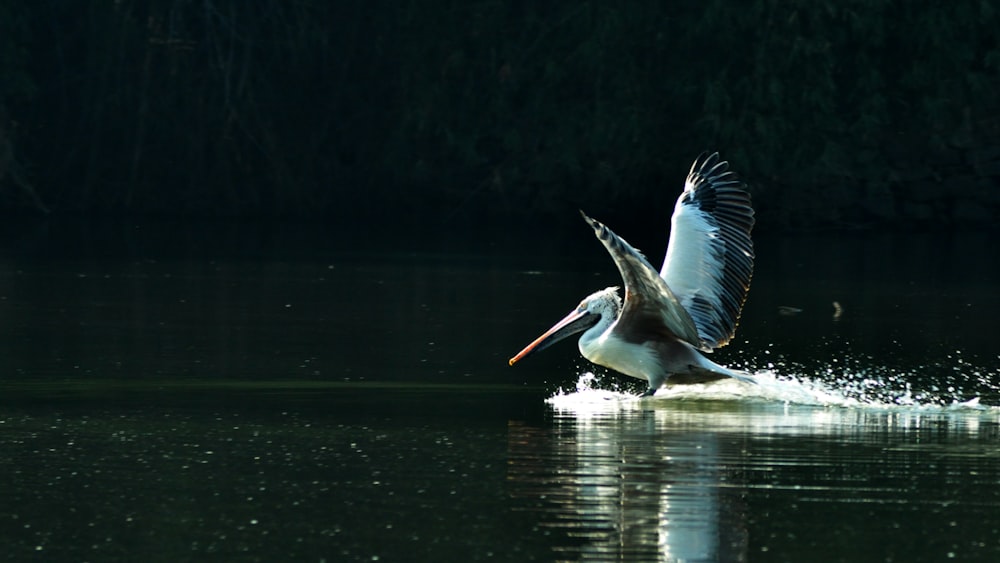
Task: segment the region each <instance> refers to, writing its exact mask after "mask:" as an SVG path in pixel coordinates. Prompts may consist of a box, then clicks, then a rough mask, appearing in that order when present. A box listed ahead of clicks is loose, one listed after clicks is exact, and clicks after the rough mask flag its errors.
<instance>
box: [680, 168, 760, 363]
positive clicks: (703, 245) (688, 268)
mask: <svg viewBox="0 0 1000 563" xmlns="http://www.w3.org/2000/svg"><path fill="white" fill-rule="evenodd" d="M753 224H754V217H753V207H751V205H750V194H749V193H748V192H747V189H746V184H745V183H743V182H742V181H741V180H740V179H739V178H738V177H737V176H736V174H735V173H733V172H730V171H729V163H728V162H726V161H724V160H721V159H720V158H719V153H713V154H710V155H709V154H705V153H703V154H702V155H701V156H699V157H698V159H697V160H695V161H694V164H693V165H692V166H691V172H689V173H688V177H687V182H686V184H685V185H684V192H683V193H682V194H681V196H680V197H679V198H678V199H677V205H676V206H675V207H674V215H673V217H672V218H671V220H670V243H669V244H668V245H667V256H666V258H665V259H664V261H663V268H662V269H661V270H660V276H661V277H662V278H663V280H664V281H666V282H667V285H668V286H669V287H670V289H671V290H672V291H673V293H674V295H676V296H677V299H678V300H679V301H680V303H681V305H683V306H684V309H686V310H687V312H688V314H689V315H691V318H692V319H694V323H695V325H696V326H697V327H698V334H699V336H700V339H701V341H700V346H701V348H702V349H703V350H710V349H712V348H718V347H720V346H724V345H725V344H726V343H728V342H729V340H730V339H732V337H733V335H734V334H735V333H736V323H737V322H738V321H739V318H740V311H741V310H742V309H743V302H744V301H746V296H747V291H749V289H750V278H751V276H752V275H753V258H754V255H753V241H751V240H750V230H751V229H752V228H753Z"/></svg>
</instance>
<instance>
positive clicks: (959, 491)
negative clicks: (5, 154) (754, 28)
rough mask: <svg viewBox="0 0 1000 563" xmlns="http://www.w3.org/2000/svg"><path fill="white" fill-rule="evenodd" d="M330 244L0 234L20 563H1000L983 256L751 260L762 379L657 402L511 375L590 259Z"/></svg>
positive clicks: (581, 280)
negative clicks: (138, 562) (32, 562)
mask: <svg viewBox="0 0 1000 563" xmlns="http://www.w3.org/2000/svg"><path fill="white" fill-rule="evenodd" d="M620 230H624V229H620ZM336 234H337V233H330V232H315V231H296V230H294V229H288V230H287V231H286V230H283V229H280V228H273V229H272V230H270V231H267V232H266V233H265V234H260V232H259V231H255V230H251V231H248V230H246V229H244V228H237V227H233V229H232V230H227V229H221V230H215V231H210V232H209V233H206V232H204V231H198V230H194V231H192V230H188V229H187V228H186V227H176V228H170V229H167V228H161V227H156V226H154V227H144V228H142V229H140V228H130V229H127V230H126V232H125V233H124V234H123V233H119V232H111V233H99V234H98V235H93V234H89V235H87V236H72V237H67V236H66V235H65V234H60V233H41V234H37V235H34V236H28V237H22V238H18V239H13V240H10V241H8V242H7V244H6V246H5V250H4V251H3V253H2V255H0V451H2V452H3V454H2V455H0V475H2V476H3V482H4V486H3V488H0V542H2V544H3V545H5V546H6V547H7V553H8V554H9V557H11V558H13V559H22V560H23V559H38V560H43V559H44V560H49V561H52V560H74V561H79V560H108V559H135V558H139V557H153V558H156V559H158V560H201V559H205V558H217V559H240V560H287V559H296V560H314V561H321V560H325V561H345V560H357V561H373V560H382V561H390V560H401V559H406V560H412V559H420V560H504V561H525V560H581V559H588V560H609V559H610V560H629V561H633V560H657V559H659V560H667V561H671V560H672V561H682V560H683V561H713V560H720V561H771V560H774V561H798V560H810V561H920V560H927V561H941V560H952V559H953V560H959V561H994V560H997V558H998V557H1000V487H997V483H998V482H1000V453H998V452H1000V447H998V446H1000V391H998V389H1000V358H998V355H997V349H996V347H995V344H994V343H993V330H992V326H993V322H994V321H993V319H995V318H997V315H998V314H1000V297H998V296H997V295H996V294H995V291H994V288H995V287H996V283H997V281H1000V275H998V274H997V264H996V260H995V259H994V258H992V256H993V255H994V253H992V252H991V240H990V238H989V237H986V236H974V235H966V236H955V237H946V238H934V237H920V236H910V237H856V238H849V239H844V238H842V237H841V238H825V237H812V238H801V237H799V238H784V239H780V240H779V239H773V240H769V239H763V240H761V241H760V243H759V245H758V254H759V257H760V258H759V261H758V268H757V273H756V276H755V279H754V286H753V289H752V292H751V299H750V301H749V302H748V304H747V308H746V311H745V313H744V317H743V320H742V323H741V328H740V331H739V333H738V336H737V339H736V341H734V343H733V344H731V345H730V346H729V347H728V348H727V349H724V350H722V351H719V352H717V353H716V354H715V357H714V358H713V359H715V360H717V361H720V362H721V363H724V364H729V365H735V366H738V367H742V368H744V369H747V370H749V371H751V372H753V373H755V374H756V376H757V377H758V379H759V380H760V382H761V383H760V385H758V386H753V387H749V386H745V385H742V384H738V383H736V382H729V381H724V382H719V383H715V384H709V385H703V386H690V387H684V388H680V387H678V388H668V389H664V390H661V391H660V392H659V393H658V396H657V397H656V398H654V399H651V400H642V401H640V400H637V399H635V395H636V394H638V393H639V392H640V391H641V390H642V386H641V385H640V384H639V382H637V381H630V380H628V379H626V378H623V377H620V376H617V375H615V374H612V373H608V372H606V371H604V370H601V369H598V368H596V367H595V366H592V365H590V364H587V363H586V362H584V361H583V360H581V359H580V358H579V356H578V354H577V352H576V350H575V347H574V346H573V345H572V344H569V343H566V344H561V345H558V346H555V347H553V348H552V349H550V350H546V351H545V352H543V353H540V354H538V355H537V356H532V357H531V358H529V359H527V360H525V362H523V363H521V364H518V365H517V366H516V367H514V368H510V367H508V366H507V365H506V359H507V358H508V357H510V356H511V355H512V354H513V353H515V352H516V351H517V350H519V349H520V348H521V347H522V346H523V345H524V344H526V343H527V342H529V341H530V340H531V339H533V338H534V337H535V336H537V335H538V334H539V333H540V332H541V331H542V330H544V329H545V328H547V327H548V326H549V325H550V324H551V323H552V322H554V321H556V320H558V319H559V318H561V317H562V316H563V314H564V313H565V312H566V311H568V310H569V308H571V307H572V306H574V305H575V304H576V303H577V302H578V300H579V299H580V298H581V297H583V296H585V295H587V294H589V293H590V292H592V291H594V290H596V289H600V288H603V287H605V286H608V285H614V284H617V283H619V281H618V279H617V277H616V273H615V272H614V269H613V266H612V265H611V263H610V260H608V259H607V257H606V256H604V255H603V251H602V250H601V248H600V246H599V245H597V244H596V243H594V244H592V245H589V244H587V243H590V242H594V241H591V240H589V239H588V238H587V237H586V236H582V237H581V241H579V242H580V244H581V246H579V247H576V246H575V244H576V243H577V241H573V242H572V243H568V242H566V241H565V240H564V239H560V238H551V239H547V238H545V237H541V238H532V239H529V240H527V241H518V240H508V239H506V238H504V237H500V236H498V237H491V236H490V235H488V234H484V235H483V237H481V238H476V237H466V238H464V239H462V240H459V241H457V244H456V241H455V240H451V241H449V242H448V243H447V244H445V243H444V242H440V241H439V242H437V243H434V242H420V241H416V240H411V241H402V242H398V241H397V242H394V243H393V244H378V243H375V244H374V245H373V246H368V247H360V248H359V247H358V246H357V245H356V244H355V243H354V242H345V241H344V240H343V237H338V236H335V235H336ZM581 234H582V235H586V234H587V232H586V230H585V229H583V228H581ZM622 234H626V236H627V233H624V232H623V233H622ZM546 240H548V242H539V241H546ZM317 241H319V242H317ZM323 241H332V242H323ZM632 242H633V243H635V244H636V245H637V246H639V247H640V248H646V249H647V250H649V255H650V256H651V257H654V259H653V261H654V262H655V261H656V260H655V257H657V256H658V254H659V251H654V250H656V249H657V248H658V241H648V242H647V241H640V240H633V241H632ZM659 244H662V243H659ZM67 245H69V246H67ZM834 301H836V302H837V303H838V305H839V308H838V307H834V305H833V302H834ZM838 310H839V314H837V311H838Z"/></svg>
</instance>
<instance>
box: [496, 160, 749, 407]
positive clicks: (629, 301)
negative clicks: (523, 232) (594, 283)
mask: <svg viewBox="0 0 1000 563" xmlns="http://www.w3.org/2000/svg"><path fill="white" fill-rule="evenodd" d="M580 214H581V215H583V218H584V220H585V221H586V222H587V223H588V224H589V225H590V226H591V227H592V228H593V229H594V234H595V235H596V236H597V238H598V240H600V241H601V242H602V243H603V244H604V248H606V249H607V251H608V252H609V253H610V254H611V257H612V258H613V259H614V261H615V265H617V266H618V271H619V272H620V273H621V276H622V281H623V282H624V284H625V302H624V303H622V300H621V298H620V297H619V295H618V288H617V287H609V288H607V289H603V290H601V291H598V292H596V293H593V294H592V295H590V296H589V297H587V298H586V299H584V300H583V301H581V302H580V304H579V305H577V307H576V308H575V309H573V311H571V312H570V313H569V314H568V315H566V317H565V318H564V319H563V320H561V321H559V322H558V323H556V324H555V326H553V327H552V328H550V329H549V330H547V331H546V332H545V333H544V334H542V335H541V336H539V337H538V338H537V339H535V341H534V342H532V343H531V344H528V345H527V346H526V347H525V348H524V350H521V351H520V352H518V354H517V355H516V356H514V357H513V358H511V359H510V361H509V362H508V363H509V364H510V365H512V366H513V365H514V364H515V363H517V362H518V361H520V360H522V359H524V358H525V357H526V356H527V355H528V354H530V353H532V352H536V351H539V350H543V349H545V348H547V347H549V346H550V345H552V344H554V343H556V342H558V341H560V340H562V339H564V338H566V337H568V336H571V335H573V334H577V333H580V332H583V335H582V336H581V337H580V342H579V347H580V353H581V354H583V357H584V358H587V359H588V360H590V361H591V362H593V363H595V364H598V365H602V366H604V367H607V368H611V369H613V370H615V371H618V372H621V373H623V374H625V375H629V376H632V377H635V378H638V379H642V380H645V381H648V382H649V388H648V389H646V392H645V393H643V395H642V396H643V397H648V396H652V395H653V394H654V393H656V390H657V389H659V388H660V386H661V385H663V384H664V383H666V382H667V381H668V380H670V381H671V382H672V383H693V382H702V381H711V380H714V379H721V378H725V377H732V378H735V379H738V380H740V381H743V382H746V383H756V382H755V381H754V379H753V378H752V377H750V376H749V374H746V373H742V372H737V371H734V370H731V369H728V368H725V367H722V366H720V365H719V364H716V363H715V362H712V361H711V360H709V359H708V358H706V357H705V356H703V355H702V354H701V353H700V352H711V351H712V350H714V349H715V348H719V347H722V346H725V345H726V344H727V343H729V341H730V340H732V338H733V336H734V335H735V334H736V324H737V322H738V321H739V317H740V311H741V310H742V309H743V303H744V301H745V300H746V296H747V292H748V291H749V290H750V278H751V276H752V275H753V260H754V253H753V241H752V240H751V239H750V231H751V229H752V228H753V225H754V213H753V207H751V205H750V194H749V193H748V192H747V189H746V184H745V183H744V182H743V181H742V180H740V179H739V177H737V175H736V174H735V173H734V172H731V171H730V170H729V163H728V162H726V161H724V160H721V159H720V158H719V153H713V154H707V153H703V154H702V155H701V156H699V157H698V159H697V160H695V161H694V164H693V165H692V166H691V171H690V172H689V173H688V176H687V182H686V183H685V185H684V191H683V192H682V193H681V195H680V197H679V198H677V204H676V205H675V206H674V214H673V217H672V218H671V220H670V241H669V242H668V243H667V255H666V257H665V259H664V261H663V267H662V268H661V269H660V271H659V272H657V271H656V269H655V268H653V266H652V265H650V263H649V262H648V261H647V260H646V258H645V257H643V255H642V254H640V253H639V251H638V250H636V249H635V248H633V247H632V245H630V244H629V243H627V242H625V240H624V239H622V238H621V237H619V236H618V235H616V234H615V233H613V232H612V231H611V229H609V228H607V227H606V226H604V225H603V224H601V223H600V222H599V221H596V220H594V219H591V218H590V217H588V216H587V215H586V214H585V213H584V212H583V211H581V212H580Z"/></svg>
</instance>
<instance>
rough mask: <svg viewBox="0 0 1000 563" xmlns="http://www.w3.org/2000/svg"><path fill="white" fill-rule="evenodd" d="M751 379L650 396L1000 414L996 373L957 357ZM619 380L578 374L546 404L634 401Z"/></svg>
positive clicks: (852, 362) (765, 370)
mask: <svg viewBox="0 0 1000 563" xmlns="http://www.w3.org/2000/svg"><path fill="white" fill-rule="evenodd" d="M741 367H742V368H743V369H745V370H746V371H748V372H749V373H751V374H752V375H753V377H754V378H755V379H756V380H757V382H758V384H757V385H748V384H745V383H741V382H739V381H736V380H733V379H724V380H720V381H714V382H710V383H704V384H695V385H676V386H670V385H668V386H666V387H664V388H662V389H660V390H659V391H657V393H656V396H655V399H671V400H740V401H747V400H751V401H768V402H779V403H786V404H797V405H811V406H822V407H862V408H876V409H900V408H905V409H908V410H955V409H959V410H987V409H997V410H1000V406H994V405H1000V370H997V369H992V370H991V369H988V368H983V367H980V366H976V365H974V364H973V363H972V362H969V361H966V360H964V359H962V357H961V354H960V353H955V354H952V355H948V356H947V357H946V358H945V359H944V360H942V361H939V362H933V363H929V364H925V365H921V366H916V367H911V368H903V367H893V366H888V365H884V364H878V363H877V362H875V361H874V360H873V359H872V358H868V357H841V358H836V359H834V360H831V361H830V362H828V363H827V364H826V365H825V366H818V367H816V366H814V367H811V368H810V367H808V366H805V365H800V364H794V363H792V362H787V361H780V362H777V363H775V362H769V363H767V364H766V365H765V366H763V367H760V368H758V367H755V366H751V365H743V366H741ZM619 381H621V376H616V375H610V376H608V377H604V378H602V377H599V376H597V375H595V374H594V373H592V372H589V371H588V372H584V373H582V374H581V375H580V377H579V378H578V379H577V382H576V387H575V389H574V390H571V391H566V390H563V389H559V390H558V391H557V392H556V393H555V394H554V395H553V396H552V397H550V398H549V399H548V400H547V402H548V403H549V404H550V405H553V406H555V407H559V406H560V405H568V404H573V405H574V408H577V407H579V406H580V405H581V404H583V405H587V404H592V405H594V406H598V405H602V404H603V405H607V404H608V402H609V401H619V402H620V401H632V400H635V399H637V398H638V394H637V393H636V392H634V391H632V392H629V391H625V390H622V389H621V388H620V387H619V383H618V382H619Z"/></svg>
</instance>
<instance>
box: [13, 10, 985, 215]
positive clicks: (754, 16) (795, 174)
mask: <svg viewBox="0 0 1000 563" xmlns="http://www.w3.org/2000/svg"><path fill="white" fill-rule="evenodd" d="M674 4H676V5H665V4H663V3H661V2H635V3H629V4H627V5H624V6H619V7H613V6H609V5H607V6H606V5H603V4H602V3H590V2H582V3H581V2H552V3H544V6H536V5H535V3H531V2H518V1H509V2H502V1H475V0H474V1H471V2H464V3H454V2H441V1H434V0H432V1H429V2H428V1H424V2H413V1H410V2H398V3H393V4H392V5H386V6H378V7H373V6H372V5H371V4H370V3H368V2H362V1H345V2H333V3H328V2H318V1H309V0H301V1H298V2H291V3H290V2H286V1H281V0H206V1H205V2H196V3H185V2H173V1H156V0H149V1H128V0H124V1H121V2H111V1H108V0H100V1H99V0H88V1H81V2H69V3H66V2H51V1H45V2H35V3H23V2H15V1H13V0H0V213H3V214H6V215H8V216H10V215H22V216H30V215H32V214H37V215H45V214H49V213H50V212H51V213H52V214H53V215H65V216H77V217H81V216H82V217H86V216H95V215H111V216H120V215H158V216H171V217H198V218H206V217H208V218H211V217H256V216H260V217H268V218H275V217H294V218H324V217H330V218H338V219H343V220H358V221H369V222H372V223H373V224H377V225H388V224H392V223H400V222H402V223H408V222H418V221H428V222H431V223H436V224H448V223H456V224H479V223H483V222H488V223H492V224H495V223H502V222H504V221H507V220H514V221H534V220H551V219H553V218H555V219H554V220H556V221H572V220H575V219H576V212H575V210H576V209H577V208H582V209H585V210H587V211H588V212H589V213H592V214H594V215H595V216H600V217H601V218H602V220H604V221H608V222H611V223H613V224H622V223H621V221H622V219H623V218H624V219H626V221H632V222H635V223H638V224H640V225H642V224H656V225H661V224H662V223H663V216H664V215H666V216H669V213H670V211H671V208H672V201H673V200H674V199H675V198H676V196H677V194H678V192H679V191H680V189H681V187H682V182H683V178H684V176H685V174H686V172H687V169H688V167H689V166H690V163H691V162H692V161H693V159H694V158H695V157H696V156H697V155H698V153H700V152H701V151H702V150H718V151H719V152H720V153H721V154H722V156H723V158H725V159H727V160H729V161H730V163H731V166H732V168H733V169H734V170H735V171H737V172H738V173H739V174H740V175H741V176H742V177H744V178H745V179H746V180H747V181H748V182H749V184H750V185H751V192H752V195H753V198H754V204H755V208H756V210H757V216H758V228H761V229H765V230H774V231H813V230H859V229H870V230H909V229H912V230H954V229H985V228H991V227H993V226H994V225H995V223H996V219H997V218H998V217H1000V96H998V95H997V92H1000V35H998V34H997V33H995V30H996V29H998V28H1000V12H998V11H996V9H995V8H993V7H992V4H990V3H989V2H977V3H951V4H934V3H914V2H903V1H889V0H875V1H872V2H864V3H843V2H834V1H820V2H814V3H809V5H808V6H807V5H803V4H801V3H792V4H789V3H784V2H774V1H773V0H753V1H751V2H747V3H746V4H744V5H742V6H741V7H740V8H735V7H734V6H733V4H732V3H731V2H726V1H723V0H708V1H706V2H701V3H693V4H685V3H680V4H677V3H674Z"/></svg>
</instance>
